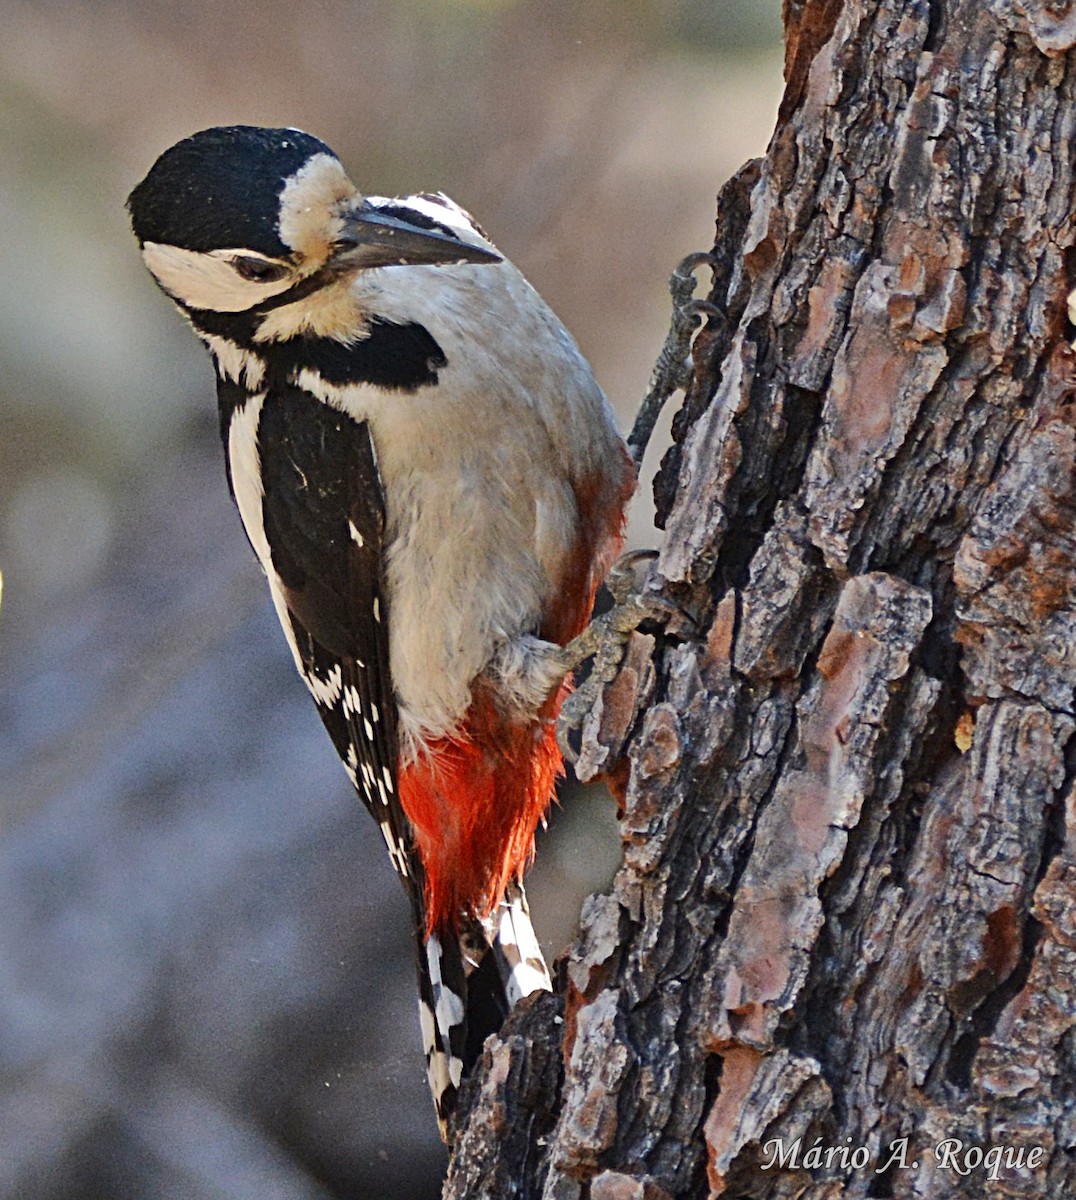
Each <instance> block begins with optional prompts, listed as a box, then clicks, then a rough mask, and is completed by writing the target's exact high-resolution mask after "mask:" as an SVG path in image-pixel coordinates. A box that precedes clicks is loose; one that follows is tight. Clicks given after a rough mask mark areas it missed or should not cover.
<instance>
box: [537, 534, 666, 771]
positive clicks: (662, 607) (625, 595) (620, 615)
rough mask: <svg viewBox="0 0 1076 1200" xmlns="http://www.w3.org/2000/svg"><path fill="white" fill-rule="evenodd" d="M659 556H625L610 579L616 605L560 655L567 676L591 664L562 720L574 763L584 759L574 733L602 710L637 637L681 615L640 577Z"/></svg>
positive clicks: (563, 739) (562, 737) (561, 739)
mask: <svg viewBox="0 0 1076 1200" xmlns="http://www.w3.org/2000/svg"><path fill="white" fill-rule="evenodd" d="M656 557H657V555H656V552H655V551H653V550H636V551H633V552H632V553H630V554H626V555H624V556H623V557H622V558H621V559H620V560H619V561H618V562H617V563H616V565H615V566H614V568H613V570H612V571H611V572H610V575H609V578H608V579H607V580H606V586H607V587H608V589H609V591H610V592H611V593H612V596H613V600H614V605H613V607H612V608H611V609H609V611H608V612H605V613H602V615H601V616H599V617H595V618H594V619H593V620H592V621H591V622H590V624H589V625H588V626H587V627H586V629H584V630H583V632H582V633H580V634H579V635H578V637H574V638H573V639H572V640H571V641H570V642H569V643H568V644H567V645H566V646H564V647H563V649H562V650H561V651H560V652H559V654H558V656H557V661H558V666H561V667H563V670H564V674H568V672H570V671H574V670H575V669H576V668H577V667H579V666H581V665H582V664H583V663H584V662H586V661H587V660H588V659H589V660H591V668H590V671H589V672H588V673H587V676H586V678H585V679H584V680H583V681H582V682H581V683H580V684H579V686H578V687H577V688H576V689H575V691H574V692H573V693H572V694H571V695H570V696H569V697H568V699H567V700H566V701H565V703H564V705H563V707H562V709H561V712H560V717H559V719H558V721H557V742H558V744H559V745H560V748H561V752H562V753H563V754H564V756H565V757H566V758H567V759H568V760H569V761H571V762H575V761H576V760H577V758H578V754H577V753H576V751H575V749H574V748H573V747H572V745H571V740H570V739H571V734H572V733H573V732H578V731H581V730H582V728H583V724H584V722H585V721H586V720H587V718H588V717H589V716H590V715H591V714H592V712H594V711H595V709H596V708H597V707H598V706H599V704H600V701H601V698H602V694H603V692H604V691H605V688H606V687H607V686H608V685H609V684H610V683H612V681H613V680H614V679H615V678H616V676H617V673H618V672H619V670H620V667H621V664H622V662H623V661H624V656H625V653H626V649H627V645H628V642H629V641H630V639H631V636H632V634H634V633H636V632H639V631H640V630H641V628H642V627H645V626H646V625H647V623H648V622H654V623H657V624H665V623H666V622H667V621H668V620H669V618H670V617H671V616H672V615H673V614H675V613H677V612H679V609H678V608H677V606H676V605H675V604H673V603H672V602H671V601H669V600H666V599H665V598H664V597H663V596H660V595H658V594H657V592H656V591H650V590H648V588H647V583H646V582H640V574H643V575H644V576H645V575H646V573H647V572H646V568H649V567H650V565H651V564H652V563H653V561H654V559H655V558H656Z"/></svg>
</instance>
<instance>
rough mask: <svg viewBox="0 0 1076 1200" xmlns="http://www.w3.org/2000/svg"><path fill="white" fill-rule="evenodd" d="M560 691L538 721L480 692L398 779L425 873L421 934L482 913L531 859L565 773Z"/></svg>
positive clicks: (562, 694)
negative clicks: (453, 727) (558, 725)
mask: <svg viewBox="0 0 1076 1200" xmlns="http://www.w3.org/2000/svg"><path fill="white" fill-rule="evenodd" d="M568 691H569V688H568V686H567V685H564V686H563V687H562V688H561V689H560V692H559V693H558V694H557V695H556V696H554V697H552V698H551V699H550V700H549V702H548V703H547V704H546V705H545V707H544V708H543V709H542V711H541V713H540V714H539V717H538V720H536V721H527V722H518V721H515V722H513V721H511V720H509V719H506V718H505V717H504V716H503V715H502V714H501V713H499V712H498V710H497V707H496V705H495V703H494V701H493V699H492V698H491V697H489V696H482V695H479V696H478V697H477V698H476V699H475V701H474V703H472V705H471V707H470V709H469V710H468V712H467V716H466V719H465V721H464V724H463V728H462V730H461V732H460V736H459V737H457V738H442V739H441V740H440V741H437V742H434V743H433V744H432V745H431V746H430V747H429V748H428V751H427V752H425V753H423V754H422V755H421V756H420V758H419V759H417V760H416V761H415V762H413V763H410V764H409V765H408V766H406V767H404V769H403V770H402V771H401V773H400V800H401V802H402V804H403V807H404V811H405V812H406V813H407V816H408V819H409V820H410V822H411V825H412V826H413V828H414V831H415V838H416V841H417V842H418V848H419V853H420V855H421V857H422V862H423V865H424V866H425V869H426V933H427V935H428V934H430V933H432V932H434V931H435V930H439V929H445V928H452V927H454V926H455V925H456V924H457V921H458V918H459V916H460V914H461V913H474V914H475V915H476V916H479V917H484V916H486V915H488V914H489V913H490V912H491V911H492V909H493V907H494V905H496V903H497V902H498V901H499V900H500V898H501V896H502V895H503V894H504V889H505V888H506V887H507V886H508V884H509V883H511V882H512V880H513V879H518V878H520V877H521V876H522V874H523V871H524V869H525V868H526V866H527V864H528V863H529V862H530V860H531V858H532V857H533V855H534V831H535V828H536V827H537V825H538V822H539V820H540V819H541V817H542V815H543V814H544V813H545V811H546V809H547V808H548V807H549V803H550V800H551V799H552V797H553V789H554V786H555V784H556V781H557V778H558V776H559V775H561V774H563V770H564V768H563V764H562V762H561V755H560V750H559V749H558V747H557V739H556V733H555V722H556V717H557V713H558V712H559V710H560V706H561V704H562V703H563V700H564V697H565V696H567V694H568Z"/></svg>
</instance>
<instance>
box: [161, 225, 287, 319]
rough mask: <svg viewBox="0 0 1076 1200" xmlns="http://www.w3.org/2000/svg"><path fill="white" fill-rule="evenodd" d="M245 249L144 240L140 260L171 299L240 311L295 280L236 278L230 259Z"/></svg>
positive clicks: (194, 305) (224, 310)
mask: <svg viewBox="0 0 1076 1200" xmlns="http://www.w3.org/2000/svg"><path fill="white" fill-rule="evenodd" d="M249 253H250V252H249V251H247V250H242V249H239V248H235V249H229V250H208V251H201V250H184V249H183V248H182V247H180V246H168V245H165V244H164V243H163V242H146V243H145V245H143V247H142V258H143V261H144V262H145V264H146V266H147V267H148V268H149V270H150V272H151V273H152V275H153V277H154V278H155V279H156V280H157V282H158V283H159V284H160V285H161V287H163V288H164V290H165V291H166V292H167V293H168V294H169V295H170V296H171V297H173V299H175V300H178V301H179V303H180V304H182V305H184V306H185V307H187V308H201V309H209V310H211V311H213V312H243V311H244V310H245V309H248V308H253V307H254V305H255V304H260V303H261V302H262V301H263V300H268V299H269V297H270V296H276V295H279V294H280V293H281V292H286V291H287V290H288V288H290V287H291V286H292V284H293V283H294V282H295V279H294V277H293V276H291V275H286V276H285V277H284V278H283V279H277V280H274V281H273V282H272V283H258V282H257V281H255V280H250V279H242V278H240V276H239V275H237V274H236V272H235V268H234V267H233V266H232V265H231V261H230V260H231V259H233V258H235V257H236V256H238V255H249Z"/></svg>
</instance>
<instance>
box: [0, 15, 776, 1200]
mask: <svg viewBox="0 0 1076 1200" xmlns="http://www.w3.org/2000/svg"><path fill="white" fill-rule="evenodd" d="M0 29H2V31H3V36H2V37H0V197H2V199H0V212H2V217H3V219H2V221H0V264H2V276H0V363H2V370H0V406H2V422H0V570H2V571H3V579H4V589H5V590H4V596H3V608H2V611H0V911H2V913H3V919H2V920H0V1198H3V1200H7V1198H9V1197H10V1198H11V1200H61V1198H63V1200H90V1198H98V1197H100V1198H101V1200H128V1198H130V1200H156V1198H164V1197H168V1198H176V1200H179V1198H183V1200H224V1198H227V1200H278V1198H279V1200H285V1198H287V1200H291V1198H304V1200H305V1198H310V1200H313V1198H318V1200H328V1198H330V1197H339V1198H345V1197H346V1198H353V1197H362V1198H366V1197H380V1196H392V1197H400V1198H403V1200H409V1198H412V1197H413V1198H415V1200H418V1198H432V1197H434V1196H436V1195H438V1193H439V1189H440V1179H441V1174H442V1171H443V1168H444V1155H443V1151H442V1149H441V1146H440V1143H439V1142H438V1140H437V1136H436V1131H435V1125H434V1121H433V1113H432V1109H431V1106H430V1101H429V1097H428V1094H427V1091H426V1085H425V1080H424V1069H423V1059H422V1055H421V1051H420V1047H419V1037H418V1023H417V1012H416V1004H415V994H414V985H413V980H412V965H411V949H410V946H409V941H408V938H409V934H408V929H407V925H406V913H405V905H404V903H403V895H402V893H401V892H400V889H399V887H398V885H397V884H396V882H395V880H394V878H393V877H392V875H391V872H390V871H389V868H388V866H387V863H386V862H384V861H383V859H384V853H383V846H382V844H381V839H380V836H379V834H378V833H377V831H376V829H375V827H374V825H373V823H372V822H371V821H369V820H368V818H366V816H365V815H364V813H363V812H362V811H361V809H360V806H359V805H358V803H357V801H356V800H355V798H354V797H353V795H351V794H349V790H348V786H347V784H346V780H345V777H344V775H343V772H342V771H341V769H340V767H339V764H338V763H337V762H336V761H335V757H334V755H333V753H332V751H331V748H330V745H329V742H328V739H327V738H326V737H325V735H324V733H323V731H322V729H321V727H320V724H319V722H318V720H317V717H316V714H315V712H314V709H313V706H312V705H311V704H310V703H309V701H308V699H307V697H306V695H305V693H304V692H303V690H302V688H301V685H300V684H299V682H298V680H297V679H296V678H295V677H294V672H293V669H292V667H291V664H290V661H289V658H288V655H287V652H286V649H285V646H284V642H283V639H282V637H281V636H280V634H279V631H278V629H277V628H276V622H275V618H274V617H273V616H272V613H271V612H270V608H269V604H268V599H267V595H266V593H265V589H264V586H263V583H262V580H261V579H260V577H259V575H258V572H257V569H256V567H255V564H254V560H253V558H252V556H251V555H250V553H249V550H248V548H247V546H246V543H245V541H244V538H243V534H242V532H241V529H240V526H239V521H238V518H237V517H236V515H235V514H234V513H233V511H232V507H231V503H230V500H229V498H228V495H227V488H226V485H225V480H224V473H223V470H222V456H221V449H220V445H219V440H218V437H217V427H216V413H215V403H214V389H213V379H212V373H211V370H210V367H209V364H208V362H207V360H206V359H205V356H204V354H203V352H202V350H201V348H200V347H199V345H198V344H197V343H196V341H195V339H194V338H193V337H192V336H191V335H190V333H189V332H188V331H187V330H186V329H185V328H184V327H183V325H182V323H181V322H180V320H179V319H178V317H177V316H176V314H175V313H174V312H173V310H172V309H171V307H170V305H169V304H168V303H167V302H166V301H165V300H164V299H163V298H162V297H161V296H160V295H159V294H158V293H157V291H156V290H155V288H154V287H153V285H152V284H151V282H150V280H149V277H148V276H147V275H146V274H145V273H144V271H143V269H142V267H141V264H140V261H139V257H138V254H137V251H136V247H135V244H134V241H133V239H132V238H131V236H130V233H129V230H128V227H127V221H126V214H125V212H124V209H123V202H124V199H125V197H126V195H127V192H128V191H129V190H130V188H131V187H132V186H133V185H134V184H135V183H136V182H137V181H138V180H139V179H140V178H141V177H142V175H143V174H144V173H145V172H146V170H147V169H148V168H149V166H150V164H151V163H152V162H153V160H154V158H155V157H156V156H157V155H158V154H159V153H160V152H161V151H162V150H163V149H164V148H165V147H167V146H168V145H170V144H171V143H172V142H174V141H176V140H177V139H179V138H181V137H184V136H186V135H187V134H189V133H191V132H193V131H194V130H196V129H199V128H202V127H205V126H208V125H216V124H230V123H238V122H243V123H254V124H267V125H297V126H300V127H303V128H306V129H308V130H310V131H311V132H312V133H315V134H317V135H318V136H319V137H321V138H323V139H324V140H325V141H327V142H328V143H329V144H330V145H331V146H332V147H333V148H334V149H335V150H336V152H337V153H338V154H339V155H340V157H341V159H342V160H343V161H344V163H345V165H346V166H347V167H348V168H349V169H350V173H351V175H352V177H353V178H354V179H355V180H356V182H357V183H359V185H360V186H361V187H365V188H366V189H367V190H369V191H371V192H379V193H383V194H393V193H399V192H410V191H419V190H423V189H443V190H445V191H447V192H448V193H449V194H450V195H452V196H453V197H454V198H455V199H457V200H459V201H460V202H461V203H462V204H463V205H464V206H465V207H466V208H468V209H470V210H471V211H472V212H473V213H475V214H476V215H477V216H478V218H479V220H480V221H481V222H482V224H483V225H484V226H485V227H486V228H487V229H488V230H489V231H490V233H491V235H492V236H493V238H494V240H495V241H496V242H497V243H498V244H499V245H500V246H501V248H502V249H503V250H505V251H506V252H507V253H508V254H509V255H510V256H511V257H512V258H513V259H514V260H515V261H516V263H517V264H518V265H519V266H520V267H521V268H522V269H523V271H524V272H525V273H526V274H527V275H528V276H529V277H530V278H531V280H532V282H534V284H535V285H536V286H537V287H538V289H539V291H541V292H542V293H543V295H544V296H545V297H546V299H547V300H548V301H549V302H550V303H551V304H552V306H553V308H554V309H555V310H556V311H557V312H558V313H559V315H560V316H561V317H562V319H563V320H564V321H565V322H566V324H567V325H568V326H569V328H571V329H572V330H573V332H574V333H575V335H576V337H577V339H578V340H579V342H580V343H581V345H582V347H583V350H584V352H585V353H586V354H588V356H589V357H590V359H591V360H592V362H593V363H594V365H595V368H596V370H597V373H598V377H599V379H600V380H601V381H602V383H603V385H604V386H605V388H606V390H607V391H608V393H609V395H610V397H611V398H612V399H613V401H614V403H615V404H616V406H617V409H618V411H619V413H620V415H621V418H622V421H623V422H624V424H625V428H626V427H627V426H628V425H630V421H631V417H632V414H633V413H634V410H635V407H636V405H637V404H638V401H639V399H640V398H641V396H642V394H643V392H644V390H645V387H646V383H647V379H648V377H649V373H650V368H651V365H652V363H653V360H654V357H655V355H656V353H657V350H658V348H659V347H660V345H661V342H662V339H663V337H664V333H665V329H666V327H667V322H668V297H667V291H666V280H667V278H668V275H669V273H670V271H671V269H672V268H673V266H674V265H675V263H676V262H677V261H678V260H679V259H680V258H681V257H682V256H683V255H684V254H686V253H688V252H690V251H692V250H696V249H705V248H707V247H708V246H709V245H710V243H711V240H712V230H713V215H714V195H715V193H716V191H717V189H718V188H719V187H720V185H721V184H722V183H723V182H724V181H725V179H726V178H727V177H728V176H729V175H730V174H731V173H732V172H733V171H735V170H736V169H737V168H738V167H739V166H740V165H741V164H742V163H743V162H744V161H745V160H746V159H748V158H750V157H753V156H755V155H758V154H760V153H762V151H763V150H764V149H765V145H766V142H767V139H768V137H769V133H770V131H771V129H772V125H773V119H774V114H775V112H776V107H777V102H778V99H779V95H780V87H781V57H780V46H779V35H780V29H779V0H350V2H347V0H307V2H306V3H295V2H293V3H286V2H285V0H245V2H244V0H239V2H236V3H230V4H220V3H210V2H208V0H177V2H174V3H171V4H168V5H161V4H158V3H155V2H149V0H94V2H93V3H90V2H89V0H84V2H82V3H78V2H77V0H76V2H73V0H63V2H60V0H54V2H52V3H49V2H47V0H38V2H36V3H19V2H18V0H0ZM653 457H654V455H653V454H652V455H651V459H653ZM649 466H650V469H651V471H652V469H653V466H654V463H653V462H650V463H649ZM649 512H650V495H649V486H648V485H647V484H645V483H644V486H643V487H642V488H641V489H640V495H639V497H638V498H637V501H636V511H635V515H634V517H633V525H632V528H633V538H634V540H635V541H636V542H637V543H643V544H645V543H648V542H649V543H650V544H652V543H653V537H654V534H653V532H652V530H651V528H650V523H649ZM563 801H564V802H563V804H562V807H561V808H560V809H559V810H557V811H556V813H555V814H554V818H553V821H552V828H551V831H550V833H549V834H548V835H547V836H546V838H545V840H544V842H543V844H542V846H541V847H540V850H539V861H538V865H537V866H536V868H535V870H534V871H533V872H532V875H531V883H530V892H531V896H532V903H533V906H534V909H535V918H536V923H537V925H538V927H539V932H540V933H541V935H542V937H543V941H544V942H545V945H546V948H547V951H548V953H549V955H550V957H552V956H554V955H555V954H557V953H558V952H559V951H560V950H561V949H562V948H563V947H564V945H565V944H566V942H567V941H568V940H569V939H570V937H571V934H572V927H573V923H574V921H575V919H576V916H577V914H578V911H579V905H580V902H581V900H582V898H583V896H584V895H585V894H586V893H587V892H588V891H590V890H593V889H595V888H599V887H601V886H603V884H604V883H605V882H606V881H607V880H608V878H609V876H610V875H611V872H612V870H613V868H614V866H615V864H616V861H617V858H618V853H619V846H618V840H617V833H616V826H615V821H614V819H613V813H612V809H611V804H610V802H609V801H608V798H607V797H603V796H602V795H600V794H598V795H596V796H595V795H593V794H584V795H578V796H577V795H575V794H571V795H569V794H565V796H564V797H563Z"/></svg>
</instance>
